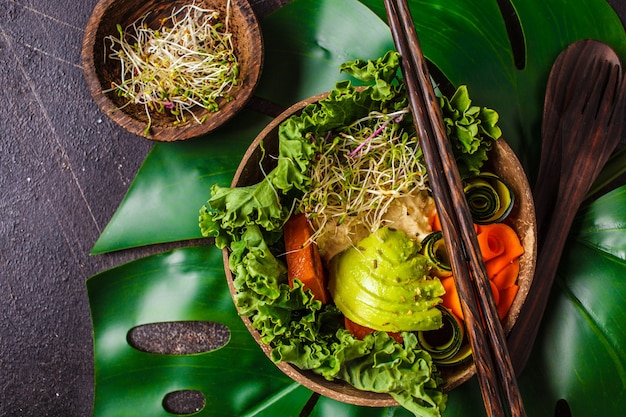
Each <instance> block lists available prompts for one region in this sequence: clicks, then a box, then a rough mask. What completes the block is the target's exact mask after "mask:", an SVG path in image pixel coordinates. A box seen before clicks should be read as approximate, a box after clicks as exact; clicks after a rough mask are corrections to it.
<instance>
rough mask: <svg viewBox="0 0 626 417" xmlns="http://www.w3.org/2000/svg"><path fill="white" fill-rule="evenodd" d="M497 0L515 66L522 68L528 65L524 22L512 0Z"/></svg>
mask: <svg viewBox="0 0 626 417" xmlns="http://www.w3.org/2000/svg"><path fill="white" fill-rule="evenodd" d="M497 2H498V7H499V8H500V14H502V19H503V20H504V26H506V32H507V35H508V36H509V42H510V43H511V50H512V52H513V60H514V62H515V67H516V68H517V69H519V70H522V69H524V68H525V67H526V40H525V38H524V30H523V29H522V23H521V22H520V20H519V15H518V14H517V10H515V6H514V5H513V3H512V2H511V0H497Z"/></svg>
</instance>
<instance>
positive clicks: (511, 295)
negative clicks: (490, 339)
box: [498, 284, 519, 320]
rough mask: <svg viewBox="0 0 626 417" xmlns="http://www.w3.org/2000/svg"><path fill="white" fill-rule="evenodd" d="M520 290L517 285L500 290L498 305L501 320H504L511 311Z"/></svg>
mask: <svg viewBox="0 0 626 417" xmlns="http://www.w3.org/2000/svg"><path fill="white" fill-rule="evenodd" d="M518 290H519V286H518V285H517V284H515V285H511V286H510V287H508V288H505V289H503V290H500V302H499V303H498V316H500V320H504V318H505V317H506V315H507V313H508V312H509V310H510V309H511V305H512V304H513V300H515V296H516V295H517V291H518Z"/></svg>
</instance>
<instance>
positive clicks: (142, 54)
mask: <svg viewBox="0 0 626 417" xmlns="http://www.w3.org/2000/svg"><path fill="white" fill-rule="evenodd" d="M229 8H230V0H228V2H227V8H226V17H225V19H224V22H222V21H220V14H219V12H218V11H216V10H212V9H205V8H201V7H199V6H196V5H195V4H191V5H186V6H183V7H181V8H180V9H178V10H176V9H174V10H172V13H171V16H170V17H169V19H167V18H166V19H163V20H162V21H161V24H162V26H161V27H160V28H158V29H152V28H149V27H148V26H147V24H146V19H147V18H148V16H149V14H148V15H145V16H144V17H142V18H140V19H138V20H137V21H135V22H134V23H133V24H131V25H130V26H128V27H127V28H126V29H125V30H124V29H123V28H122V27H121V26H120V25H118V26H117V29H118V36H108V37H107V38H106V40H108V41H109V42H110V43H111V45H110V50H111V52H110V54H109V57H110V58H111V59H116V60H119V61H120V64H121V81H120V82H119V83H112V84H111V89H108V90H105V91H104V92H105V93H108V92H111V91H114V92H116V93H117V94H118V95H119V96H122V97H126V98H128V99H129V101H128V103H127V104H126V105H129V104H139V105H143V106H144V108H145V111H146V115H147V116H148V126H147V128H146V131H145V132H144V133H148V132H149V131H150V127H151V124H152V118H151V115H150V113H151V112H158V113H165V112H166V111H167V112H169V113H170V114H172V115H174V116H176V123H184V122H186V121H187V120H188V118H187V116H188V115H191V117H192V118H193V119H194V120H195V121H196V122H197V123H202V122H203V121H204V120H203V119H205V118H206V117H204V118H202V119H200V118H198V116H196V114H194V112H193V111H192V110H191V109H192V108H193V107H195V106H200V107H202V108H204V109H207V110H209V111H212V112H215V111H218V110H219V105H218V101H217V100H218V99H220V98H221V99H224V100H226V101H228V100H230V99H231V98H232V97H231V96H230V92H231V91H232V88H233V87H234V86H235V85H237V82H238V81H237V76H238V74H239V64H238V61H237V57H236V56H235V53H234V48H233V40H232V34H231V33H229V31H228V18H229V16H228V15H229V13H230V9H229ZM126 105H125V106H126ZM125 106H124V107H125Z"/></svg>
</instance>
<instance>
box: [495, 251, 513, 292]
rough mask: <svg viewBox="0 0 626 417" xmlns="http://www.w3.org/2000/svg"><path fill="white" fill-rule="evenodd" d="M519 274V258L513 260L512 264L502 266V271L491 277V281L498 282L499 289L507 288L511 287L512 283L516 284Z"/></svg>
mask: <svg viewBox="0 0 626 417" xmlns="http://www.w3.org/2000/svg"><path fill="white" fill-rule="evenodd" d="M518 275H519V258H517V259H514V260H513V261H511V263H510V264H508V265H507V266H505V267H504V268H502V270H500V272H498V273H497V274H495V275H494V276H493V277H489V278H490V279H491V281H492V282H493V283H494V284H496V286H497V287H498V289H500V290H505V289H507V288H509V287H510V286H511V285H513V284H515V281H517V276H518Z"/></svg>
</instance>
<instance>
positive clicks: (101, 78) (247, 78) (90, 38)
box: [82, 0, 263, 141]
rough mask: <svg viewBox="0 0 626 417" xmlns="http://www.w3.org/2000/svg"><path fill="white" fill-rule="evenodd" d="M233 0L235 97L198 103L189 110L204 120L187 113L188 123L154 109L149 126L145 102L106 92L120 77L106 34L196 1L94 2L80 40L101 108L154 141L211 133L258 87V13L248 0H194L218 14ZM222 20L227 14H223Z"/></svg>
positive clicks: (157, 22) (157, 19) (159, 18)
mask: <svg viewBox="0 0 626 417" xmlns="http://www.w3.org/2000/svg"><path fill="white" fill-rule="evenodd" d="M228 1H230V6H229V8H228V10H229V15H228V16H229V21H228V27H229V32H230V33H232V40H233V48H234V53H235V55H236V57H237V59H238V62H239V75H238V77H237V85H236V86H234V88H233V89H232V90H231V92H230V93H229V94H230V96H231V97H232V99H231V100H230V101H227V100H225V99H221V98H220V99H218V106H219V110H218V111H215V112H214V111H210V110H207V109H204V108H202V107H200V106H194V107H193V108H192V109H191V110H192V111H193V112H194V114H195V116H196V117H197V118H198V119H199V120H201V119H203V118H204V122H203V123H197V121H196V120H195V119H194V118H193V117H191V116H189V117H188V120H187V121H186V122H184V123H176V116H174V115H172V114H171V113H169V112H162V113H159V112H151V113H150V116H151V119H152V124H151V129H150V130H149V132H146V126H148V121H149V120H148V116H147V115H146V110H145V107H144V106H143V105H142V104H130V105H127V103H128V99H127V98H125V97H119V96H118V95H117V94H116V93H115V92H105V91H107V90H109V89H110V88H111V83H112V82H117V83H119V82H120V80H121V73H122V69H121V64H120V61H119V60H115V59H112V58H110V57H109V54H110V45H109V42H107V41H106V40H105V39H106V37H108V36H117V37H119V33H118V29H117V25H120V26H121V27H122V28H126V27H128V26H129V25H131V24H133V23H134V22H136V21H137V20H138V19H141V18H143V17H144V16H147V17H146V19H145V23H146V24H147V25H148V27H150V28H151V29H158V28H159V27H161V26H162V24H163V23H162V22H163V19H167V20H169V18H170V16H171V14H172V10H178V9H180V8H181V7H182V6H185V5H189V4H192V3H193V2H191V1H189V0H187V1H181V0H173V1H172V0H149V1H144V0H101V1H100V2H98V4H96V6H95V8H94V10H93V12H92V15H91V17H90V19H89V22H88V23H87V28H86V30H85V36H84V39H83V46H82V64H83V69H84V73H85V80H86V82H87V86H88V88H89V91H90V93H91V95H92V96H93V98H94V100H95V101H96V103H97V104H98V106H100V108H101V109H102V111H103V112H104V113H105V114H106V115H107V116H109V117H110V118H111V119H112V120H113V121H115V122H116V123H117V124H118V125H120V126H121V127H123V128H124V129H126V130H127V131H129V132H131V133H134V134H136V135H138V136H142V137H145V138H147V139H152V140H156V141H176V140H183V139H190V138H194V137H198V136H201V135H203V134H206V133H209V132H211V131H213V130H215V129H216V128H218V127H219V126H221V125H222V124H224V123H225V122H226V121H228V120H229V119H231V118H232V117H233V116H234V115H235V114H236V113H237V112H238V111H239V110H241V108H242V107H243V106H244V105H245V104H246V102H247V101H248V99H249V98H250V97H251V95H252V92H253V91H254V89H255V88H256V86H257V84H258V81H259V78H260V76H261V69H262V66H263V41H262V36H261V30H260V28H259V24H258V21H257V18H256V16H255V14H254V11H253V10H252V8H251V6H250V4H249V3H248V1H247V0H196V1H195V4H196V5H197V6H200V7H203V8H207V9H213V10H216V11H219V12H220V16H222V17H220V20H221V19H223V17H224V16H226V11H227V3H228ZM222 21H223V20H222Z"/></svg>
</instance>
